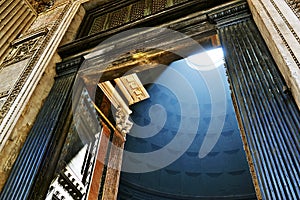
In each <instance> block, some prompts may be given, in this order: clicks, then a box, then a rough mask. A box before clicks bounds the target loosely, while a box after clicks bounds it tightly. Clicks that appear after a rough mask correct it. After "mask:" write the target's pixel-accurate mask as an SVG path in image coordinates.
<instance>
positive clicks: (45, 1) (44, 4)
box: [28, 0, 55, 13]
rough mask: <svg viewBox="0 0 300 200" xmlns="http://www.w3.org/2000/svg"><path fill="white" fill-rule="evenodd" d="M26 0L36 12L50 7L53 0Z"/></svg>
mask: <svg viewBox="0 0 300 200" xmlns="http://www.w3.org/2000/svg"><path fill="white" fill-rule="evenodd" d="M28 1H29V3H30V4H31V5H32V7H33V8H34V9H35V10H36V11H37V12H38V13H40V12H44V11H46V10H48V9H50V8H51V7H52V6H53V4H54V2H55V0H28Z"/></svg>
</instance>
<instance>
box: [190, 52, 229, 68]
mask: <svg viewBox="0 0 300 200" xmlns="http://www.w3.org/2000/svg"><path fill="white" fill-rule="evenodd" d="M185 61H186V63H187V64H188V65H189V66H190V67H191V68H193V69H196V70H200V71H208V70H212V69H216V68H218V67H220V66H221V65H223V64H224V54H223V49H222V48H216V49H212V50H208V51H205V52H201V53H196V54H193V55H191V56H189V57H187V58H185Z"/></svg>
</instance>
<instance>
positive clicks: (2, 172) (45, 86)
mask: <svg viewBox="0 0 300 200" xmlns="http://www.w3.org/2000/svg"><path fill="white" fill-rule="evenodd" d="M59 59H60V58H59V56H58V55H56V56H54V57H53V60H52V63H50V64H49V66H48V67H47V69H46V71H45V73H44V75H43V77H42V78H41V80H40V82H39V84H38V86H37V87H36V89H35V91H34V93H33V95H32V97H31V99H30V103H29V104H27V106H26V108H25V109H24V111H23V112H22V115H21V117H20V118H19V120H18V122H17V124H16V126H15V127H14V130H13V133H12V135H11V136H10V137H9V139H8V141H7V142H6V144H5V147H4V148H3V150H2V151H1V152H0V157H1V161H0V177H1V179H0V191H1V190H2V188H3V186H4V184H5V181H6V179H7V177H8V176H9V173H10V170H11V168H12V166H13V164H14V162H15V160H16V158H17V156H18V154H19V152H20V150H21V148H22V146H23V144H24V142H25V139H26V138H27V135H28V132H29V131H30V129H31V127H32V125H33V123H34V121H35V118H36V115H37V114H38V112H39V110H40V108H41V107H42V105H43V101H44V99H45V98H46V97H47V95H48V93H49V91H50V89H51V87H52V85H53V83H54V79H53V77H54V76H55V74H56V73H55V70H54V69H55V68H54V66H55V63H56V62H58V61H59Z"/></svg>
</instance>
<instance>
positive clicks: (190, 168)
mask: <svg viewBox="0 0 300 200" xmlns="http://www.w3.org/2000/svg"><path fill="white" fill-rule="evenodd" d="M200 67H201V66H200ZM215 70H216V71H218V72H219V73H220V74H221V77H219V78H221V79H222V80H221V81H222V82H223V83H224V86H225V88H218V87H211V86H208V84H210V83H209V81H207V80H206V79H207V78H210V79H213V78H215V79H218V77H211V75H209V73H210V72H204V73H198V72H199V71H197V70H196V69H193V68H191V67H188V66H187V62H186V61H185V60H180V61H177V62H174V63H173V64H171V65H170V66H169V67H168V68H166V69H163V70H161V71H160V72H158V71H159V70H157V71H155V70H149V71H147V72H144V73H140V74H139V77H140V78H141V80H142V81H143V80H144V82H151V81H153V80H154V81H153V83H151V84H148V85H147V86H148V87H147V91H148V93H149V95H150V99H148V100H145V101H143V102H141V103H138V104H136V105H134V106H132V107H131V109H132V110H133V113H132V115H131V118H132V120H133V121H134V123H135V125H134V126H133V128H132V131H131V134H130V135H128V137H127V141H126V147H125V148H126V151H130V152H136V153H144V154H145V156H147V153H148V152H154V151H159V152H160V153H159V157H160V158H159V159H161V160H164V159H168V158H167V157H169V155H170V156H172V155H171V154H176V153H178V152H176V151H177V150H179V149H181V145H185V144H184V141H183V140H185V139H187V140H191V144H190V145H189V147H188V148H187V150H186V151H185V152H183V153H182V154H181V155H180V156H178V159H176V161H175V162H173V163H171V164H169V165H167V166H164V167H161V168H160V169H158V170H154V171H150V170H149V172H146V173H126V172H123V173H122V175H121V184H120V190H119V191H120V193H119V199H120V200H121V199H203V198H204V199H207V198H208V199H212V198H213V199H255V192H254V188H253V184H252V180H251V175H250V172H249V167H248V163H247V161H246V156H245V152H244V150H243V144H242V140H241V137H240V133H239V128H238V124H237V120H236V117H235V112H234V109H233V105H232V102H231V96H230V90H229V85H228V83H227V77H226V75H225V68H224V65H223V64H222V65H221V66H220V67H219V68H217V69H215ZM171 71H176V72H177V73H178V74H180V76H182V79H178V78H173V79H172V77H171V76H169V75H168V74H170V73H171ZM205 76H208V77H205ZM146 79H148V80H146ZM150 80H151V81H150ZM182 81H187V82H188V84H189V85H190V86H191V88H192V90H193V91H194V92H195V96H194V97H196V102H197V104H194V102H195V101H194V100H193V99H192V98H194V97H193V96H189V95H187V94H186V93H185V91H184V90H187V89H186V88H184V85H185V84H184V83H183V82H182ZM166 82H168V83H166ZM213 82H217V80H216V81H213ZM162 83H163V84H162ZM168 84H173V85H174V87H168ZM174 88H177V89H178V90H177V89H174ZM212 88H213V90H215V91H214V92H215V93H222V91H221V90H224V89H225V92H226V97H225V101H226V102H225V103H226V109H225V112H224V113H223V114H221V113H220V112H219V113H218V112H217V113H212V110H213V108H212V107H213V106H216V107H215V108H214V109H217V110H219V111H220V110H222V108H221V107H218V106H222V104H220V103H219V101H221V99H215V100H213V99H211V97H212V96H213V95H212V94H211V93H212V91H211V90H212ZM178 91H182V94H179V92H178ZM183 94H184V98H182V96H183ZM212 102H217V103H214V105H213V104H212ZM184 110H186V111H187V112H185V114H182V113H183V112H184ZM195 110H199V113H196V114H199V115H198V116H197V115H195ZM186 113H190V114H188V115H187V114H186ZM221 115H223V116H221ZM222 117H223V118H224V120H225V121H224V126H223V128H222V130H221V134H220V135H219V136H218V140H217V142H216V143H215V144H213V148H212V149H211V150H210V151H209V152H207V153H206V155H204V156H202V157H201V156H200V154H199V151H200V149H201V147H202V146H203V145H205V144H204V143H205V142H204V141H205V139H207V138H206V136H207V135H208V134H209V132H211V131H214V129H216V128H217V127H215V126H214V127H212V128H213V129H210V124H211V123H212V121H213V120H214V119H215V118H218V119H222ZM183 121H186V122H187V124H186V125H183V123H184V122H183ZM195 124H196V126H197V129H196V134H195V135H193V132H192V127H193V126H194V125H195ZM142 127H148V128H149V127H151V128H150V129H151V130H152V131H149V132H147V131H146V130H144V131H143V129H142ZM182 127H183V131H182V129H181V130H180V128H182ZM179 130H180V131H181V132H183V134H184V137H183V138H182V139H181V141H179V142H178V144H177V147H175V148H172V147H170V148H165V147H166V146H168V145H170V144H171V143H172V142H173V141H174V140H175V139H176V137H178V134H180V133H179V132H180V131H179ZM155 132H156V133H155ZM147 134H148V135H149V137H146V136H147ZM214 134H215V133H214ZM209 137H211V136H209ZM173 146H174V145H173ZM124 159H130V158H126V157H125V158H124ZM125 161H126V160H125ZM131 162H134V164H136V165H139V164H140V163H139V161H137V160H134V159H132V161H131ZM124 164H125V165H126V162H125V163H124V162H123V165H124ZM151 164H153V165H157V163H156V162H155V161H153V163H151V161H150V162H149V163H148V164H147V165H151ZM125 167H126V166H125ZM146 167H147V166H146ZM150 168H151V166H150Z"/></svg>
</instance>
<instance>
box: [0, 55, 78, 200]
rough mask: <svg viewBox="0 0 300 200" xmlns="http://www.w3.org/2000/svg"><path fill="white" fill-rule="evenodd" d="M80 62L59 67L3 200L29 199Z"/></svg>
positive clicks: (64, 112)
mask: <svg viewBox="0 0 300 200" xmlns="http://www.w3.org/2000/svg"><path fill="white" fill-rule="evenodd" d="M81 61H82V60H81V59H80V58H79V59H76V60H74V61H72V62H70V63H65V65H64V64H63V65H59V66H58V68H57V72H58V77H57V78H56V81H55V83H54V86H53V88H52V90H51V91H50V94H49V96H48V98H47V99H46V101H45V103H44V106H43V108H42V109H41V111H40V113H39V115H38V117H37V119H36V122H35V124H34V126H33V128H32V129H31V131H30V133H29V135H28V138H27V140H26V142H25V144H24V146H23V148H22V150H21V152H20V154H19V156H18V158H17V160H16V162H15V164H14V167H13V169H12V171H11V174H10V177H9V179H8V180H7V182H6V185H5V186H4V188H3V191H2V193H1V195H0V199H1V200H6V199H14V200H18V199H19V200H24V199H27V198H28V196H29V194H30V191H31V189H32V187H33V185H34V182H35V179H36V178H37V175H38V173H39V170H40V168H41V165H42V163H43V160H44V159H45V156H46V155H47V151H48V150H49V148H50V147H51V145H53V143H54V141H53V140H54V139H55V138H56V136H55V134H58V132H57V130H58V129H59V128H60V126H61V124H59V122H60V121H64V118H63V117H66V116H65V114H66V112H68V107H69V106H70V98H71V88H72V86H73V81H74V78H75V75H76V73H75V72H76V71H77V69H78V68H79V66H80V64H81ZM66 109H67V111H66Z"/></svg>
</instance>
